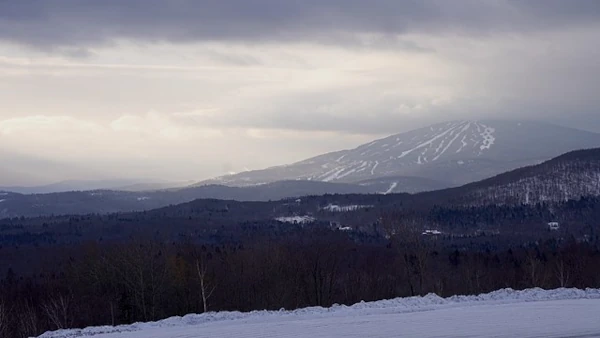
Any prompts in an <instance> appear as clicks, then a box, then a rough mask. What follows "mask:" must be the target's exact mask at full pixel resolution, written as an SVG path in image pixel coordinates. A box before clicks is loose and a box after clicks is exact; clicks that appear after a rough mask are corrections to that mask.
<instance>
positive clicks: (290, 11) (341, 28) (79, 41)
mask: <svg viewBox="0 0 600 338" xmlns="http://www.w3.org/2000/svg"><path fill="white" fill-rule="evenodd" d="M599 18H600V2H598V1H596V0H573V1H562V0H544V1H542V0H537V1H536V0H504V1H501V0H461V1H446V0H403V1H400V0H372V1H363V0H305V1H281V0H254V1H247V0H227V1H223V0H177V1H163V0H126V1H122V0H102V1H96V0H43V1H42V0H4V1H0V39H3V40H7V41H11V42H15V43H19V44H25V45H29V46H33V47H36V48H41V49H44V48H45V49H54V48H59V47H64V46H93V45H97V44H107V43H111V42H112V41H114V40H115V39H131V40H137V41H147V42H155V41H169V42H189V41H206V40H238V41H248V42H250V41H282V40H290V39H292V40H310V41H317V42H324V43H340V42H344V41H347V40H348V37H347V35H348V34H353V33H377V34H401V33H432V32H434V33H454V32H456V33H464V34H489V33H494V32H501V31H517V32H518V31H529V30H539V29H556V28H558V27H563V26H568V25H574V24H576V25H581V24H586V23H593V22H597V20H598V19H599ZM409 47H410V46H409ZM81 53H83V52H81V51H79V52H77V54H81ZM84 54H85V53H84Z"/></svg>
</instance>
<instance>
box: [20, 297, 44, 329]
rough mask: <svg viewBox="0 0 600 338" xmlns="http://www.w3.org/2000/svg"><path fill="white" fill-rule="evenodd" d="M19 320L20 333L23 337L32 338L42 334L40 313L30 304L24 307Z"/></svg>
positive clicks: (25, 304)
mask: <svg viewBox="0 0 600 338" xmlns="http://www.w3.org/2000/svg"><path fill="white" fill-rule="evenodd" d="M18 320H19V333H20V335H21V336H22V337H32V336H36V335H38V334H39V333H40V332H39V331H40V327H39V317H38V313H37V311H36V309H35V308H34V307H33V306H32V305H31V304H29V303H28V302H26V303H24V304H23V305H22V308H21V311H19V316H18Z"/></svg>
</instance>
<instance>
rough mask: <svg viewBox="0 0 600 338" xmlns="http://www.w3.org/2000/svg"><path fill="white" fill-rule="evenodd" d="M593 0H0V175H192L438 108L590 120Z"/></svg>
mask: <svg viewBox="0 0 600 338" xmlns="http://www.w3.org/2000/svg"><path fill="white" fill-rule="evenodd" d="M598 46H600V1H597V0H571V1H566V0H536V1H534V0H514V1H511V0H455V1H448V0H439V1H430V0H413V1H409V0H369V1H366V0H303V1H292V0H162V1H161V0H102V1H98V0H0V161H2V162H3V163H2V166H0V185H7V184H28V183H30V184H38V183H43V182H50V181H57V180H62V179H68V178H76V179H84V178H122V177H143V178H162V179H167V180H200V179H204V178H209V177H211V176H215V175H220V174H223V173H227V172H237V171H242V170H245V169H258V168H262V167H266V166H271V165H277V164H284V163H289V162H293V161H297V160H301V159H304V158H307V157H310V156H313V155H317V154H320V153H323V152H327V151H333V150H339V149H343V148H350V147H354V146H357V145H359V144H361V143H363V142H367V141H369V140H372V139H374V138H377V137H381V136H385V135H388V134H394V133H398V132H402V131H406V130H409V129H412V128H415V127H420V126H424V125H427V124H430V123H436V122H443V121H446V120H454V119H464V118H468V119H490V118H493V119H509V118H519V119H524V118H527V119H539V120H545V121H550V122H554V123H559V124H564V125H569V126H572V127H578V128H585V129H588V130H592V131H600V113H599V110H598V107H600V95H598V88H600V62H599V61H598V60H600V47H598Z"/></svg>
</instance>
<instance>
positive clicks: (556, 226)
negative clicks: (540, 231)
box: [548, 222, 560, 231]
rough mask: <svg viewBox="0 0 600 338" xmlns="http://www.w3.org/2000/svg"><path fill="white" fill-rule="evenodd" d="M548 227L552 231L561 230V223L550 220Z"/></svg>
mask: <svg viewBox="0 0 600 338" xmlns="http://www.w3.org/2000/svg"><path fill="white" fill-rule="evenodd" d="M548 229H549V230H552V231H556V230H559V229H560V224H558V222H548Z"/></svg>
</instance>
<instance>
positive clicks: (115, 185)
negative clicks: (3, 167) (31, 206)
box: [0, 179, 191, 194]
mask: <svg viewBox="0 0 600 338" xmlns="http://www.w3.org/2000/svg"><path fill="white" fill-rule="evenodd" d="M190 183H191V182H168V181H151V180H133V179H113V180H67V181H60V182H56V183H51V184H46V185H39V186H6V187H0V191H10V192H15V193H20V194H50V193H57V192H69V191H92V190H120V191H148V190H160V189H168V188H178V187H185V186H187V185H189V184H190Z"/></svg>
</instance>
